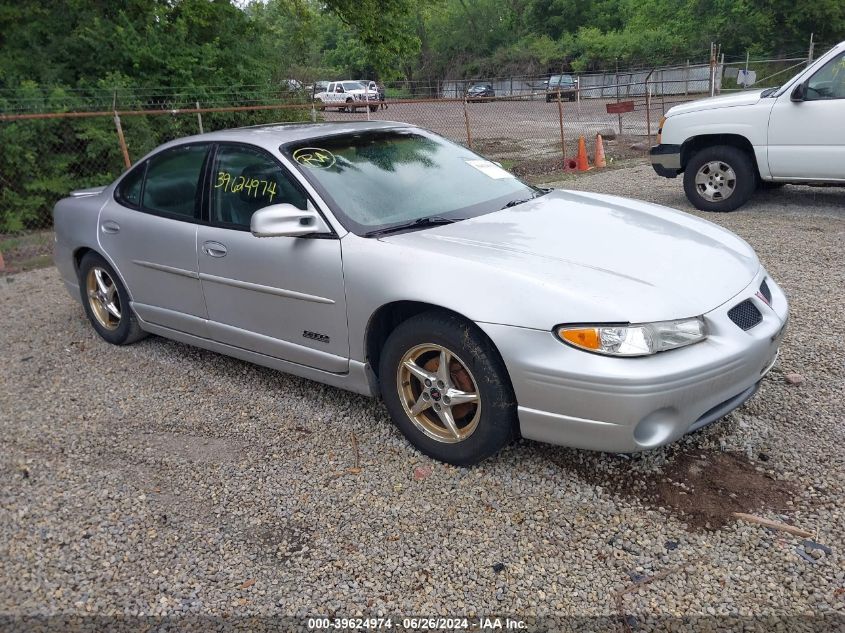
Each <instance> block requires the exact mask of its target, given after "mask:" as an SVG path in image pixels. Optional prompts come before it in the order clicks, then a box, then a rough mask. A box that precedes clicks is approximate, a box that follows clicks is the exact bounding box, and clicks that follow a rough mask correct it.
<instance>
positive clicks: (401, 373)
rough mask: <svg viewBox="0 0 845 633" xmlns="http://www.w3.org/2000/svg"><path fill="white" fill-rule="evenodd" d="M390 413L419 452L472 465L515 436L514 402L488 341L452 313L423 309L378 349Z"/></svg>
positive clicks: (397, 329) (497, 357) (448, 460)
mask: <svg viewBox="0 0 845 633" xmlns="http://www.w3.org/2000/svg"><path fill="white" fill-rule="evenodd" d="M379 376H380V379H381V392H382V396H383V398H384V401H385V404H386V406H387V409H388V411H389V412H390V415H391V417H392V418H393V421H394V422H395V424H396V426H398V427H399V430H400V431H402V433H403V434H404V435H405V437H406V438H408V440H409V441H410V442H411V443H412V444H413V445H414V446H416V447H417V448H418V449H419V450H420V451H422V452H423V453H425V454H426V455H429V456H430V457H433V458H434V459H437V460H440V461H443V462H447V463H450V464H454V465H457V466H470V465H472V464H476V463H478V462H480V461H481V460H483V459H485V458H486V457H489V456H491V455H493V454H494V453H496V452H498V451H499V450H500V449H501V448H502V447H503V446H505V445H506V444H508V443H509V442H510V441H511V440H512V439H513V438H514V437H515V436H516V428H517V422H516V399H515V397H514V394H513V389H512V387H511V384H510V380H509V378H508V375H507V371H506V369H505V367H504V364H503V363H502V360H501V358H500V357H499V354H498V352H497V351H496V349H495V348H494V347H493V345H492V343H491V342H490V341H489V340H488V339H487V338H486V337H485V336H484V335H483V334H482V333H481V332H480V331H479V330H478V329H477V327H476V326H475V325H474V324H472V323H469V322H467V321H465V320H463V319H461V318H459V317H457V316H455V315H450V314H447V313H441V312H436V311H435V312H426V313H424V314H421V315H417V316H415V317H412V318H411V319H408V320H407V321H404V322H403V323H401V324H400V325H399V326H398V327H397V328H396V329H395V330H394V331H393V332H392V333H391V334H390V336H389V337H388V339H387V342H386V343H385V346H384V349H383V350H382V356H381V362H380V370H379Z"/></svg>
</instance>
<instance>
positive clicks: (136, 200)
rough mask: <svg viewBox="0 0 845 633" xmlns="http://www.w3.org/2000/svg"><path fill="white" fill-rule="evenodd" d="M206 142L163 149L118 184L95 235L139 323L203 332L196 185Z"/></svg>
mask: <svg viewBox="0 0 845 633" xmlns="http://www.w3.org/2000/svg"><path fill="white" fill-rule="evenodd" d="M209 147H210V146H209V144H191V145H182V146H179V147H176V148H172V149H168V150H164V151H163V152H161V153H159V154H156V155H154V156H152V157H151V158H149V159H148V160H146V161H145V162H144V163H143V164H141V165H138V166H137V167H136V168H135V169H133V170H132V171H131V172H130V173H129V174H127V176H126V177H124V179H123V180H122V181H121V182H120V183H119V184H118V186H117V188H116V190H115V196H114V199H112V200H110V201H109V202H108V203H107V204H106V205H105V206H104V207H103V209H102V211H101V212H100V219H99V230H98V238H99V242H100V246H101V247H102V249H103V252H104V253H105V254H106V256H107V257H108V258H109V259H110V260H111V262H112V263H113V264H114V266H115V268H117V272H118V274H119V275H120V276H121V277H122V278H123V281H124V282H125V285H126V288H127V289H128V291H129V294H130V296H131V297H132V307H133V309H134V310H135V312H136V313H137V314H138V316H139V317H140V318H141V319H143V320H144V321H148V322H150V323H155V324H157V325H162V326H165V327H169V328H172V329H175V330H179V331H182V332H188V333H191V334H195V335H197V336H207V332H206V329H205V319H206V316H207V315H206V309H205V300H204V298H203V294H202V288H201V286H200V282H199V274H198V271H197V239H196V233H197V220H198V218H199V217H200V198H201V191H200V188H199V185H200V180H201V173H202V172H203V165H204V161H205V157H206V154H207V152H208V149H209Z"/></svg>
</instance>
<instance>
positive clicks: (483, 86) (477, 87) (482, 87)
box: [470, 84, 487, 90]
mask: <svg viewBox="0 0 845 633" xmlns="http://www.w3.org/2000/svg"><path fill="white" fill-rule="evenodd" d="M486 89H487V84H473V86H472V88H470V90H486Z"/></svg>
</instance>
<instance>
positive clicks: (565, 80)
mask: <svg viewBox="0 0 845 633" xmlns="http://www.w3.org/2000/svg"><path fill="white" fill-rule="evenodd" d="M549 83H550V84H571V83H573V82H572V75H554V76H552V78H551V79H549Z"/></svg>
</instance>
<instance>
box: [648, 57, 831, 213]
mask: <svg viewBox="0 0 845 633" xmlns="http://www.w3.org/2000/svg"><path fill="white" fill-rule="evenodd" d="M657 143H658V145H656V146H654V147H652V148H651V152H650V156H651V163H652V166H653V167H654V171H656V172H657V173H658V174H659V175H660V176H665V177H667V178H675V177H676V176H677V175H678V174H683V182H684V191H685V193H686V195H687V198H688V199H689V201H690V202H691V203H692V204H693V205H694V206H695V207H697V208H699V209H701V210H703V211H733V210H735V209H737V208H739V207H740V206H742V205H743V204H745V202H747V201H748V199H749V198H750V197H751V195H752V194H753V193H754V191H755V190H756V189H757V188H758V187H764V188H765V187H777V186H780V185H784V184H790V183H791V184H824V185H841V186H845V42H841V43H840V44H838V45H837V46H834V47H833V48H832V49H831V50H830V51H828V52H827V53H826V54H825V55H823V56H822V57H820V58H819V59H818V60H817V61H815V62H814V63H812V64H811V65H809V66H808V67H807V68H806V69H804V70H803V71H801V72H800V73H798V74H797V75H796V76H795V77H793V78H792V79H791V80H789V81H788V82H787V83H785V84H784V85H783V86H780V87H778V88H767V89H766V90H762V91H761V90H753V91H744V92H739V93H735V94H731V95H723V96H719V97H713V98H710V99H701V100H699V101H692V102H690V103H684V104H680V105H676V106H674V107H673V108H671V109H670V110H669V111H668V112H666V116H665V117H664V119H663V120H662V121H661V124H660V129H659V130H658V134H657Z"/></svg>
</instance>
